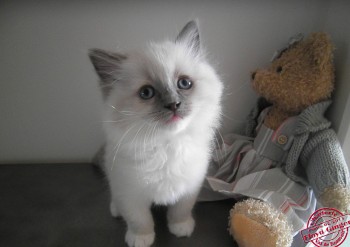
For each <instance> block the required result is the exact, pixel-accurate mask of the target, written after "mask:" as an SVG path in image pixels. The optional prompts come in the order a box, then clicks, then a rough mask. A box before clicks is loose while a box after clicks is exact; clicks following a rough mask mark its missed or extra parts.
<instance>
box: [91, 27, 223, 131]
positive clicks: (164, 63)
mask: <svg viewBox="0 0 350 247" xmlns="http://www.w3.org/2000/svg"><path fill="white" fill-rule="evenodd" d="M93 52H95V53H91V56H90V57H91V58H92V61H93V62H94V65H95V68H96V70H97V72H98V73H99V75H100V77H101V79H102V89H104V94H105V100H106V104H107V106H109V107H110V109H109V111H108V115H109V116H108V118H110V120H113V121H118V122H117V123H118V125H119V126H120V125H123V124H125V125H129V126H130V125H131V124H133V123H138V124H140V125H141V124H143V125H153V126H157V127H158V129H162V130H170V131H174V132H178V131H181V130H183V129H185V128H186V127H187V126H188V125H189V124H190V123H192V122H196V121H203V119H204V118H205V114H207V113H208V111H219V101H220V97H221V91H222V84H221V82H220V81H219V79H218V78H217V76H216V74H215V72H214V71H213V69H212V68H211V67H210V66H209V65H208V64H207V63H206V61H205V60H204V58H203V57H202V55H201V53H200V49H199V35H198V29H197V26H196V25H195V23H189V24H188V25H187V26H186V27H185V28H184V29H183V30H182V32H181V33H180V35H179V36H178V38H177V40H176V42H164V43H160V44H151V45H149V47H148V48H147V49H146V50H145V51H142V52H134V53H130V54H128V55H127V56H121V55H118V54H115V53H113V54H111V53H105V52H104V51H101V50H94V51H93ZM94 56H95V57H94ZM102 56H104V57H102ZM106 57H107V59H106ZM101 59H103V61H102V63H101ZM106 61H107V62H109V64H107V65H106V64H104V65H103V66H102V65H101V64H103V63H106ZM101 73H102V74H101ZM124 120H125V121H124ZM127 120H128V121H127ZM155 128H156V127H155Z"/></svg>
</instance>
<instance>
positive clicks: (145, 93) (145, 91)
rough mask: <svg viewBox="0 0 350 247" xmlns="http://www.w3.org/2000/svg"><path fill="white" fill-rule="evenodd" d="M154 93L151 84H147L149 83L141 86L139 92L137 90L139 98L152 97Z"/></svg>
mask: <svg viewBox="0 0 350 247" xmlns="http://www.w3.org/2000/svg"><path fill="white" fill-rule="evenodd" d="M154 94H155V90H154V88H153V87H152V86H149V85H145V86H143V87H141V89H140V92H139V96H140V98H141V99H144V100H147V99H151V98H153V96H154Z"/></svg>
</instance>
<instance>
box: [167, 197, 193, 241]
mask: <svg viewBox="0 0 350 247" xmlns="http://www.w3.org/2000/svg"><path fill="white" fill-rule="evenodd" d="M197 195H198V193H194V194H191V195H186V196H184V197H182V198H181V199H180V200H179V201H178V202H176V203H175V204H174V205H171V206H169V208H168V215H167V216H168V227H169V230H170V232H171V233H172V234H174V235H175V236H177V237H189V236H191V234H192V232H193V229H194V226H195V221H194V219H193V217H192V208H193V206H194V204H195V202H196V199H197Z"/></svg>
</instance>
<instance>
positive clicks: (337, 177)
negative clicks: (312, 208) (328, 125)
mask: <svg viewBox="0 0 350 247" xmlns="http://www.w3.org/2000/svg"><path fill="white" fill-rule="evenodd" d="M305 150H308V151H306V152H305V153H304V154H302V156H303V157H302V159H301V160H303V161H304V162H303V165H304V168H305V170H306V174H307V178H308V181H309V183H310V185H311V187H312V188H313V190H314V193H315V195H316V197H317V198H318V199H320V201H321V203H322V204H327V205H324V206H329V207H337V205H344V203H345V201H347V200H350V193H348V194H347V197H349V198H348V199H347V198H346V197H344V198H341V197H342V196H343V195H346V193H345V194H344V190H347V191H349V185H350V178H349V177H350V176H349V169H348V166H347V164H346V162H345V158H344V155H343V152H342V150H341V147H340V144H339V142H338V140H337V137H336V134H335V132H334V131H333V130H331V129H328V130H325V131H322V132H320V133H318V134H316V135H315V136H313V137H312V138H311V139H310V140H309V141H308V143H307V144H306V147H305ZM305 156H306V157H305ZM322 198H323V200H322ZM340 201H341V202H340ZM349 202H350V201H348V203H349ZM345 204H347V203H345ZM342 208H343V206H342Z"/></svg>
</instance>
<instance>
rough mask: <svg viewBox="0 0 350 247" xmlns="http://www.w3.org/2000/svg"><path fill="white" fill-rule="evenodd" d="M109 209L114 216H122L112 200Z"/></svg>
mask: <svg viewBox="0 0 350 247" xmlns="http://www.w3.org/2000/svg"><path fill="white" fill-rule="evenodd" d="M109 210H110V211H111V215H112V216H113V217H118V216H120V214H119V211H118V209H117V207H116V206H115V204H114V202H111V203H110V204H109Z"/></svg>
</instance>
